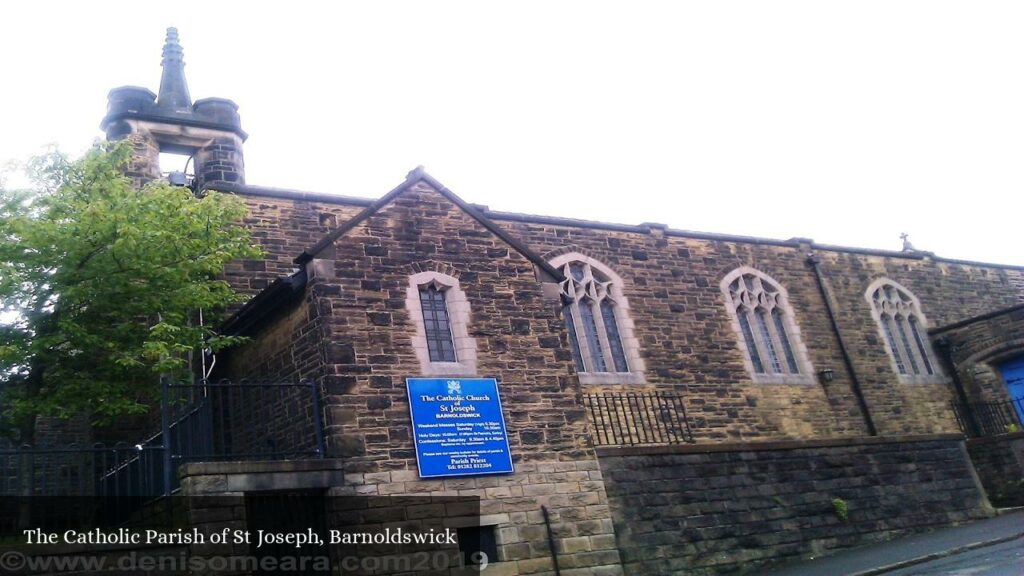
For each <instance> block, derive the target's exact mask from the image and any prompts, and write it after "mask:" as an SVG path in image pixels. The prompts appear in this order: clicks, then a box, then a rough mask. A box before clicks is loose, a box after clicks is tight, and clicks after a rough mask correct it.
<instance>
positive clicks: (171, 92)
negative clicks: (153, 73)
mask: <svg viewBox="0 0 1024 576" xmlns="http://www.w3.org/2000/svg"><path fill="white" fill-rule="evenodd" d="M183 54H184V51H183V50H182V49H181V44H179V43H178V29H177V28H168V29H167V40H166V41H165V42H164V52H163V56H164V57H163V60H162V61H161V63H160V65H161V66H163V69H164V70H163V75H162V76H161V77H160V94H159V96H158V97H157V101H156V105H157V107H158V108H161V109H163V110H166V111H168V112H170V111H178V110H183V111H184V110H187V111H191V110H192V98H191V97H190V96H189V94H188V84H186V83H185V61H184V60H183V59H182V55H183Z"/></svg>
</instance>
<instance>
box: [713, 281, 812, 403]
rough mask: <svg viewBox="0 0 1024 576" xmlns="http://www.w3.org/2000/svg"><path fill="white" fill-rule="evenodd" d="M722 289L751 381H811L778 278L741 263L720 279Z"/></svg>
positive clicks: (796, 328) (787, 302) (791, 313)
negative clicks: (775, 278)
mask: <svg viewBox="0 0 1024 576" xmlns="http://www.w3.org/2000/svg"><path fill="white" fill-rule="evenodd" d="M722 292H723V294H725V298H726V304H727V306H728V309H729V315H730V317H731V319H732V322H733V328H734V329H735V330H736V332H737V335H738V338H739V346H740V349H741V350H742V351H743V355H744V362H745V363H746V365H747V369H748V371H749V372H750V373H751V375H752V377H753V380H754V381H755V382H775V383H786V384H801V383H811V382H813V381H814V375H813V370H812V369H811V366H810V362H809V361H808V360H807V351H806V349H805V348H804V346H803V344H802V342H801V341H800V330H799V328H798V327H797V325H796V322H795V320H794V318H793V311H792V310H791V309H790V307H789V299H788V296H787V294H786V291H785V290H784V289H783V288H782V286H780V285H779V283H778V282H776V281H774V280H772V279H771V278H770V277H768V276H767V275H766V274H764V273H762V272H760V271H758V270H755V269H753V268H750V267H748V266H744V267H742V268H738V269H736V270H733V271H732V272H730V273H729V274H728V275H727V276H726V277H725V279H723V280H722Z"/></svg>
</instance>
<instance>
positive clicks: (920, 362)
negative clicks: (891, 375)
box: [866, 279, 942, 380]
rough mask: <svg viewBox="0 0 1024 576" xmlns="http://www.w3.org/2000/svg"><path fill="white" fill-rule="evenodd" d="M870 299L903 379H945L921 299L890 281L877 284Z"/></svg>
mask: <svg viewBox="0 0 1024 576" xmlns="http://www.w3.org/2000/svg"><path fill="white" fill-rule="evenodd" d="M866 296H867V298H868V301H870V302H871V308H872V313H873V315H874V317H875V321H876V322H878V327H879V331H880V332H881V333H882V338H883V340H884V341H885V347H886V349H887V351H888V352H889V356H890V358H892V361H893V364H894V366H895V367H896V372H897V373H899V375H900V377H901V379H903V380H917V379H926V380H927V379H934V378H941V377H942V375H941V373H940V372H939V370H938V366H937V365H936V363H935V361H934V359H933V356H932V353H931V344H930V343H929V341H928V333H927V323H926V322H925V319H924V316H923V315H922V313H921V310H920V305H919V304H918V301H917V298H916V297H915V296H914V295H913V294H912V293H911V292H910V291H909V290H907V289H906V288H904V287H903V286H900V285H899V284H897V283H895V282H893V281H891V280H886V279H881V280H878V281H876V282H874V283H873V284H872V285H871V286H870V287H869V288H868V291H867V294H866Z"/></svg>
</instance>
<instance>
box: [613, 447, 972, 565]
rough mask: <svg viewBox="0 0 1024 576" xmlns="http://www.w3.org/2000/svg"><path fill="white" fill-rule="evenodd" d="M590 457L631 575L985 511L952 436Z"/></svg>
mask: <svg viewBox="0 0 1024 576" xmlns="http://www.w3.org/2000/svg"><path fill="white" fill-rule="evenodd" d="M598 457H599V461H600V465H601V471H602V473H603V476H604V479H605V486H606V490H607V494H608V502H609V505H610V507H611V510H612V520H613V522H614V525H615V534H616V540H617V544H618V547H619V552H620V554H621V557H622V562H623V568H624V571H625V573H627V574H633V575H642V574H651V575H659V576H663V575H668V574H686V575H687V576H702V575H711V574H722V573H730V574H735V573H757V572H758V571H759V570H760V569H761V567H762V566H764V565H766V564H769V563H778V562H780V561H785V560H795V559H797V558H800V557H805V556H808V555H815V556H817V555H821V554H827V553H831V552H834V551H836V550H838V549H841V548H848V547H852V546H860V545H864V544H870V543H873V542H879V541H882V540H888V539H890V538H895V537H898V536H902V535H904V534H909V533H913V532H920V531H925V530H929V529H931V528H937V527H940V526H946V525H950V524H956V523H959V522H964V521H968V520H974V519H978V518H983V517H986V516H990V515H991V514H992V508H991V506H990V505H989V503H988V500H987V499H986V497H985V493H984V491H983V490H982V488H981V484H980V481H979V480H978V477H977V474H976V473H975V472H974V468H973V467H972V465H971V461H970V459H969V458H968V455H967V451H966V449H965V446H964V441H963V438H962V437H961V436H959V435H928V436H915V437H875V438H855V439H833V440H819V441H783V442H765V443H758V444H749V443H748V444H717V445H708V446H697V445H685V446H665V447H629V448H600V449H598ZM836 499H841V500H842V503H845V507H846V509H847V514H846V518H841V516H842V515H843V514H842V513H841V512H840V511H839V508H841V507H842V504H841V503H840V502H839V501H838V500H836Z"/></svg>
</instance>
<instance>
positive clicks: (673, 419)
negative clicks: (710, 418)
mask: <svg viewBox="0 0 1024 576" xmlns="http://www.w3.org/2000/svg"><path fill="white" fill-rule="evenodd" d="M583 401H584V405H585V406H586V409H587V415H588V416H589V417H590V423H591V426H592V430H593V435H594V442H595V443H596V444H597V445H598V446H635V445H641V444H652V445H657V444H682V443H686V442H693V441H694V440H693V432H692V431H691V430H690V422H689V420H688V419H687V417H686V405H685V403H684V402H683V396H682V395H681V394H678V393H676V392H623V393H605V394H584V395H583Z"/></svg>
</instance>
